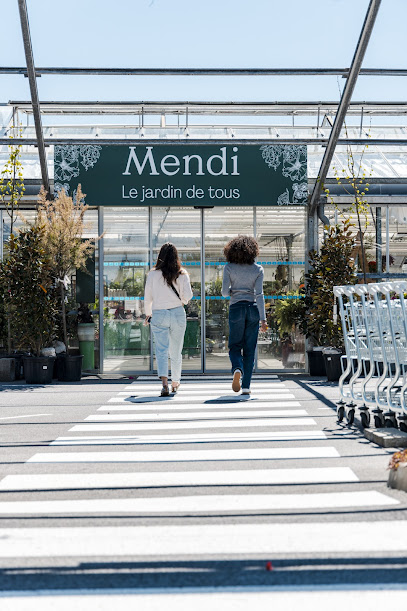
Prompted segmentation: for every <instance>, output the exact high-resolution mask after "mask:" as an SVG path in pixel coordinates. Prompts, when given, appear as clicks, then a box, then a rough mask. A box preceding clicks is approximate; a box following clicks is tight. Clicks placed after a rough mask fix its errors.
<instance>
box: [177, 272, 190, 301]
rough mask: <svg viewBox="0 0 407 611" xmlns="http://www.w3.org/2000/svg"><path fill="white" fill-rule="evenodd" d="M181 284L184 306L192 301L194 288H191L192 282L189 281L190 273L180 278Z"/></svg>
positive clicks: (185, 273)
mask: <svg viewBox="0 0 407 611" xmlns="http://www.w3.org/2000/svg"><path fill="white" fill-rule="evenodd" d="M179 278H180V280H181V282H180V285H181V286H180V288H181V295H180V297H181V301H182V303H183V304H184V305H186V304H187V303H188V301H190V299H192V295H193V292H192V288H191V282H190V280H189V274H188V272H184V273H183V274H181V276H179Z"/></svg>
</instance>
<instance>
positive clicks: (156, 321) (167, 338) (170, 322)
mask: <svg viewBox="0 0 407 611" xmlns="http://www.w3.org/2000/svg"><path fill="white" fill-rule="evenodd" d="M186 325H187V320H186V315H185V310H184V308H183V307H182V306H179V307H178V308H171V310H153V315H152V317H151V330H152V332H153V336H154V345H155V358H156V360H157V373H158V377H159V378H161V377H162V376H164V377H166V378H168V355H169V357H170V361H171V380H172V381H173V382H180V380H181V369H182V347H183V345H184V335H185V329H186Z"/></svg>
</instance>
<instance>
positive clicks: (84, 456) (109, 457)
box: [27, 446, 339, 463]
mask: <svg viewBox="0 0 407 611" xmlns="http://www.w3.org/2000/svg"><path fill="white" fill-rule="evenodd" d="M338 456H339V454H338V451H337V450H336V449H335V448H334V447H332V446H328V447H325V448H324V447H320V446H316V447H300V448H294V447H290V448H261V449H252V448H248V449H246V450H172V451H171V452H165V451H149V452H142V451H140V452H130V451H129V452H58V453H52V452H49V453H42V452H39V453H38V454H34V456H32V457H31V458H29V459H28V460H27V462H28V463H32V462H51V463H52V462H86V463H93V462H113V463H114V462H135V463H137V462H184V461H188V462H189V461H193V462H197V461H217V460H222V461H224V460H230V461H232V460H244V461H247V460H278V459H292V458H337V457H338Z"/></svg>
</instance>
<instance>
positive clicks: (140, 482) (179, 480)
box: [0, 467, 359, 490]
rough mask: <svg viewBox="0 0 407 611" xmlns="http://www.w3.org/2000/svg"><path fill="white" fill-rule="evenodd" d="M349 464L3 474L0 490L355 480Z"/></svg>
mask: <svg viewBox="0 0 407 611" xmlns="http://www.w3.org/2000/svg"><path fill="white" fill-rule="evenodd" d="M357 481H359V478H358V477H357V476H356V475H355V474H354V473H353V471H352V469H350V468H349V467H314V468H312V467H311V468H306V467H305V468H301V469H276V468H273V469H256V470H253V469H245V470H243V471H240V470H233V471H232V470H227V471H224V470H216V471H150V472H148V473H146V472H140V473H131V472H130V473H117V472H115V473H80V474H75V475H72V474H70V473H59V474H58V475H53V474H52V473H46V474H45V475H44V474H43V475H41V474H40V475H38V474H31V475H6V477H5V478H4V479H2V480H1V481H0V490H58V489H77V488H85V489H86V488H89V489H94V488H145V487H148V488H149V487H168V486H250V485H264V486H267V485H274V484H309V483H334V482H357Z"/></svg>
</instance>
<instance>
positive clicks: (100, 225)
mask: <svg viewBox="0 0 407 611" xmlns="http://www.w3.org/2000/svg"><path fill="white" fill-rule="evenodd" d="M103 213H104V209H103V206H99V207H98V235H99V236H103V232H104V215H103ZM104 248H105V246H104V238H103V237H101V238H100V239H99V240H98V243H97V249H98V255H99V256H98V259H99V262H98V263H99V268H98V284H99V373H103V364H104V356H105V355H104V353H105V336H104V329H105V326H104V315H105V313H104V306H105V300H104V296H105V278H104V273H103V272H104V259H105V257H104V253H105V251H104Z"/></svg>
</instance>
